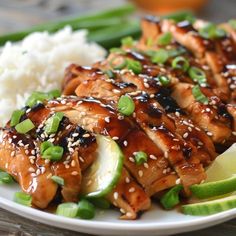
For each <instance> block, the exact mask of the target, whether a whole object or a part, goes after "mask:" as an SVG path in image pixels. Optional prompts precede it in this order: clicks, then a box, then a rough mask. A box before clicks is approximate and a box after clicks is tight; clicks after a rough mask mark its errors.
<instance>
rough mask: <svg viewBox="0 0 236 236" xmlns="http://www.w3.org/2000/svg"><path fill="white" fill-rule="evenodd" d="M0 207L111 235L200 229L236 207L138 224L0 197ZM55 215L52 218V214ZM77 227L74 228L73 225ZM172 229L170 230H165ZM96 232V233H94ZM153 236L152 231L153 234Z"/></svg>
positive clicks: (43, 220) (226, 217) (235, 214)
mask: <svg viewBox="0 0 236 236" xmlns="http://www.w3.org/2000/svg"><path fill="white" fill-rule="evenodd" d="M0 207H2V208H3V209H5V210H7V211H10V212H12V213H14V214H17V215H20V216H23V217H24V218H28V219H30V220H34V221H39V222H41V223H43V224H47V225H54V226H56V227H59V228H63V229H69V230H72V231H77V232H82V233H87V232H88V230H87V229H89V232H90V233H92V234H93V231H94V230H98V229H99V230H103V233H105V234H106V233H108V232H110V230H112V231H113V233H114V235H116V234H117V233H121V232H126V233H127V232H130V231H132V233H136V232H146V233H148V232H153V231H155V232H156V235H158V233H162V234H163V233H166V234H169V235H170V234H176V233H181V232H188V231H193V230H197V229H203V228H206V227H209V226H213V225H216V224H219V223H222V222H225V221H227V220H230V219H233V218H235V217H236V208H235V209H230V210H228V211H224V212H220V213H217V214H214V215H210V216H204V217H200V218H199V217H197V218H194V217H193V218H192V219H190V220H188V221H186V222H173V223H163V222H162V223H158V222H140V223H139V224H127V223H125V224H124V223H122V221H121V223H118V222H107V221H97V220H83V219H77V218H76V219H72V218H66V217H63V216H57V215H54V214H52V213H48V212H44V211H40V210H38V209H34V208H30V207H27V206H23V205H20V204H18V203H15V202H13V201H12V200H8V199H6V198H4V197H1V196H0ZM52 215H53V216H54V217H51V216H52ZM32 216H36V217H37V219H32V218H31V217H32ZM72 226H73V227H72ZM75 226H76V227H75ZM168 232H172V233H168ZM94 234H95V233H94ZM152 235H153V234H152Z"/></svg>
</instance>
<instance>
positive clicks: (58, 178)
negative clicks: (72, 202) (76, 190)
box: [51, 175, 65, 186]
mask: <svg viewBox="0 0 236 236" xmlns="http://www.w3.org/2000/svg"><path fill="white" fill-rule="evenodd" d="M51 180H53V181H54V182H55V183H57V184H59V185H61V186H63V185H64V184H65V181H64V179H63V178H61V177H60V176H57V175H53V176H52V177H51Z"/></svg>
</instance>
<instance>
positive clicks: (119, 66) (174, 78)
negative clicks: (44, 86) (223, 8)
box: [0, 17, 236, 219]
mask: <svg viewBox="0 0 236 236" xmlns="http://www.w3.org/2000/svg"><path fill="white" fill-rule="evenodd" d="M206 24H207V23H206V22H203V21H200V20H197V21H196V22H195V23H194V24H191V23H189V22H188V21H183V22H179V23H176V22H174V21H172V20H159V19H156V18H154V17H147V18H145V19H144V20H143V21H142V30H143V35H142V37H141V39H140V40H139V41H137V42H132V43H129V44H123V46H122V48H120V49H117V50H112V52H111V53H110V54H109V55H108V57H107V58H106V59H105V60H104V61H101V62H98V63H96V64H94V65H93V67H82V66H80V65H75V64H72V65H70V66H69V67H68V68H67V70H66V73H65V78H64V80H63V84H62V93H63V96H61V97H58V98H55V99H50V100H48V101H46V100H45V101H43V102H42V103H39V104H36V105H35V106H33V107H32V108H29V107H26V108H25V110H24V115H23V116H22V117H21V121H24V120H26V119H30V120H31V121H32V123H33V124H34V126H35V127H34V129H33V130H31V131H30V132H28V133H27V134H20V133H19V132H17V131H16V129H15V128H14V127H11V126H10V122H9V123H8V124H7V125H6V126H5V127H4V128H3V129H2V130H1V140H0V169H2V170H5V171H7V172H8V173H10V174H11V175H12V176H13V177H14V178H15V179H16V181H17V182H19V184H20V185H21V187H22V189H23V191H24V192H26V193H29V194H30V195H31V196H32V198H33V204H34V205H35V206H36V207H38V208H42V209H44V208H46V207H48V205H49V204H50V203H51V202H52V201H54V200H55V198H58V196H59V197H60V198H61V199H62V201H65V202H77V201H78V200H79V195H80V189H81V181H82V179H83V173H84V172H85V171H86V170H87V169H88V168H89V167H90V166H91V165H92V163H93V162H94V161H95V160H96V158H97V143H96V136H97V135H104V136H109V137H111V138H112V139H113V140H115V141H116V143H117V144H118V145H119V147H120V149H121V151H122V153H123V154H124V163H123V167H122V168H123V169H122V174H121V177H120V178H119V181H118V182H117V184H116V186H115V187H114V188H113V189H112V191H111V192H110V193H109V194H108V195H107V196H106V198H107V200H109V201H110V202H111V204H112V205H113V206H114V207H117V208H119V209H120V211H121V213H122V216H121V218H122V219H136V218H137V217H138V213H140V212H141V211H145V210H148V209H149V208H150V206H151V198H154V199H158V198H159V197H160V196H161V195H163V193H165V192H166V191H167V190H168V189H170V188H171V187H174V186H176V185H179V184H181V185H182V186H183V190H182V192H181V195H182V196H184V197H189V196H191V191H190V189H189V187H190V186H191V185H193V184H199V183H202V182H204V180H205V178H206V173H205V168H206V167H207V166H209V165H210V164H211V163H212V161H214V159H215V158H216V156H217V155H218V154H219V153H221V152H223V151H224V150H225V149H227V148H228V147H229V146H230V145H231V144H232V143H234V142H235V141H236V136H235V135H236V106H235V99H236V90H235V89H236V84H235V83H236V79H235V78H236V77H235V76H236V64H235V61H236V41H235V34H236V33H235V30H234V29H232V27H230V26H229V25H227V24H223V25H222V27H223V28H224V29H225V31H224V32H227V33H225V35H224V36H223V37H220V38H214V39H213V38H211V39H209V38H204V37H203V36H202V35H201V34H200V33H199V30H200V29H201V28H202V27H204V26H205V25H206ZM167 34H169V37H170V40H169V41H168V42H167V43H164V44H163V43H162V44H161V43H160V44H159V43H158V42H159V39H161V38H163V37H166V35H167ZM160 50H162V52H165V53H167V57H166V59H165V61H162V62H160V61H158V60H159V59H158V56H157V54H155V53H156V52H159V51H160ZM155 56H157V57H155ZM162 57H163V55H162ZM177 57H181V61H180V62H181V63H180V64H178V65H177V66H175V65H176V64H177V62H176V58H177ZM178 59H179V58H178ZM186 61H187V62H186ZM184 63H185V64H184ZM184 66H186V67H187V69H186V68H185V67H184ZM194 75H195V76H196V78H197V79H196V78H194ZM199 78H200V79H199ZM196 90H197V92H196ZM194 91H195V92H194ZM196 94H197V95H196ZM122 96H127V97H128V98H129V99H131V100H132V101H133V103H134V111H133V112H132V114H131V115H126V114H123V113H122V111H121V110H120V109H119V101H120V99H121V97H122ZM58 112H61V113H63V115H64V116H63V118H62V120H61V122H60V125H59V128H58V130H57V131H56V132H55V133H53V134H50V135H48V134H47V133H45V125H46V122H47V120H48V119H49V118H50V117H52V116H54V115H55V114H56V113H58ZM45 141H49V142H51V143H53V144H54V145H58V146H62V147H63V148H64V153H63V157H62V159H61V160H60V161H49V160H47V159H43V158H42V156H41V154H40V145H41V144H42V143H43V142H45ZM138 151H142V152H144V153H146V155H147V160H146V161H145V162H144V163H143V164H142V165H137V164H136V163H135V153H137V152H138ZM54 175H56V176H59V177H61V178H63V179H64V181H65V184H64V185H63V186H58V185H57V184H56V183H55V182H53V181H52V180H51V179H50V177H51V176H54Z"/></svg>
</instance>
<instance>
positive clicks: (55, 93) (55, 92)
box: [48, 89, 61, 98]
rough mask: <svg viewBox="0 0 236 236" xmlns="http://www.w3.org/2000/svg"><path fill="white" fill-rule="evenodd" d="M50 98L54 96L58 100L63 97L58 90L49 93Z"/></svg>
mask: <svg viewBox="0 0 236 236" xmlns="http://www.w3.org/2000/svg"><path fill="white" fill-rule="evenodd" d="M48 94H49V96H52V97H53V98H58V97H60V96H61V92H60V90H58V89H54V90H51V91H49V92H48Z"/></svg>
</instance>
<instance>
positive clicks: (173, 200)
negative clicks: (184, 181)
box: [160, 185, 183, 210]
mask: <svg viewBox="0 0 236 236" xmlns="http://www.w3.org/2000/svg"><path fill="white" fill-rule="evenodd" d="M182 189H183V186H182V185H176V186H175V187H173V188H172V189H170V190H169V191H168V192H167V193H165V194H164V195H163V196H162V197H161V200H160V202H161V204H162V206H163V207H164V208H165V209H167V210H170V209H172V208H173V207H175V206H176V205H177V204H179V192H180V191H181V190H182Z"/></svg>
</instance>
